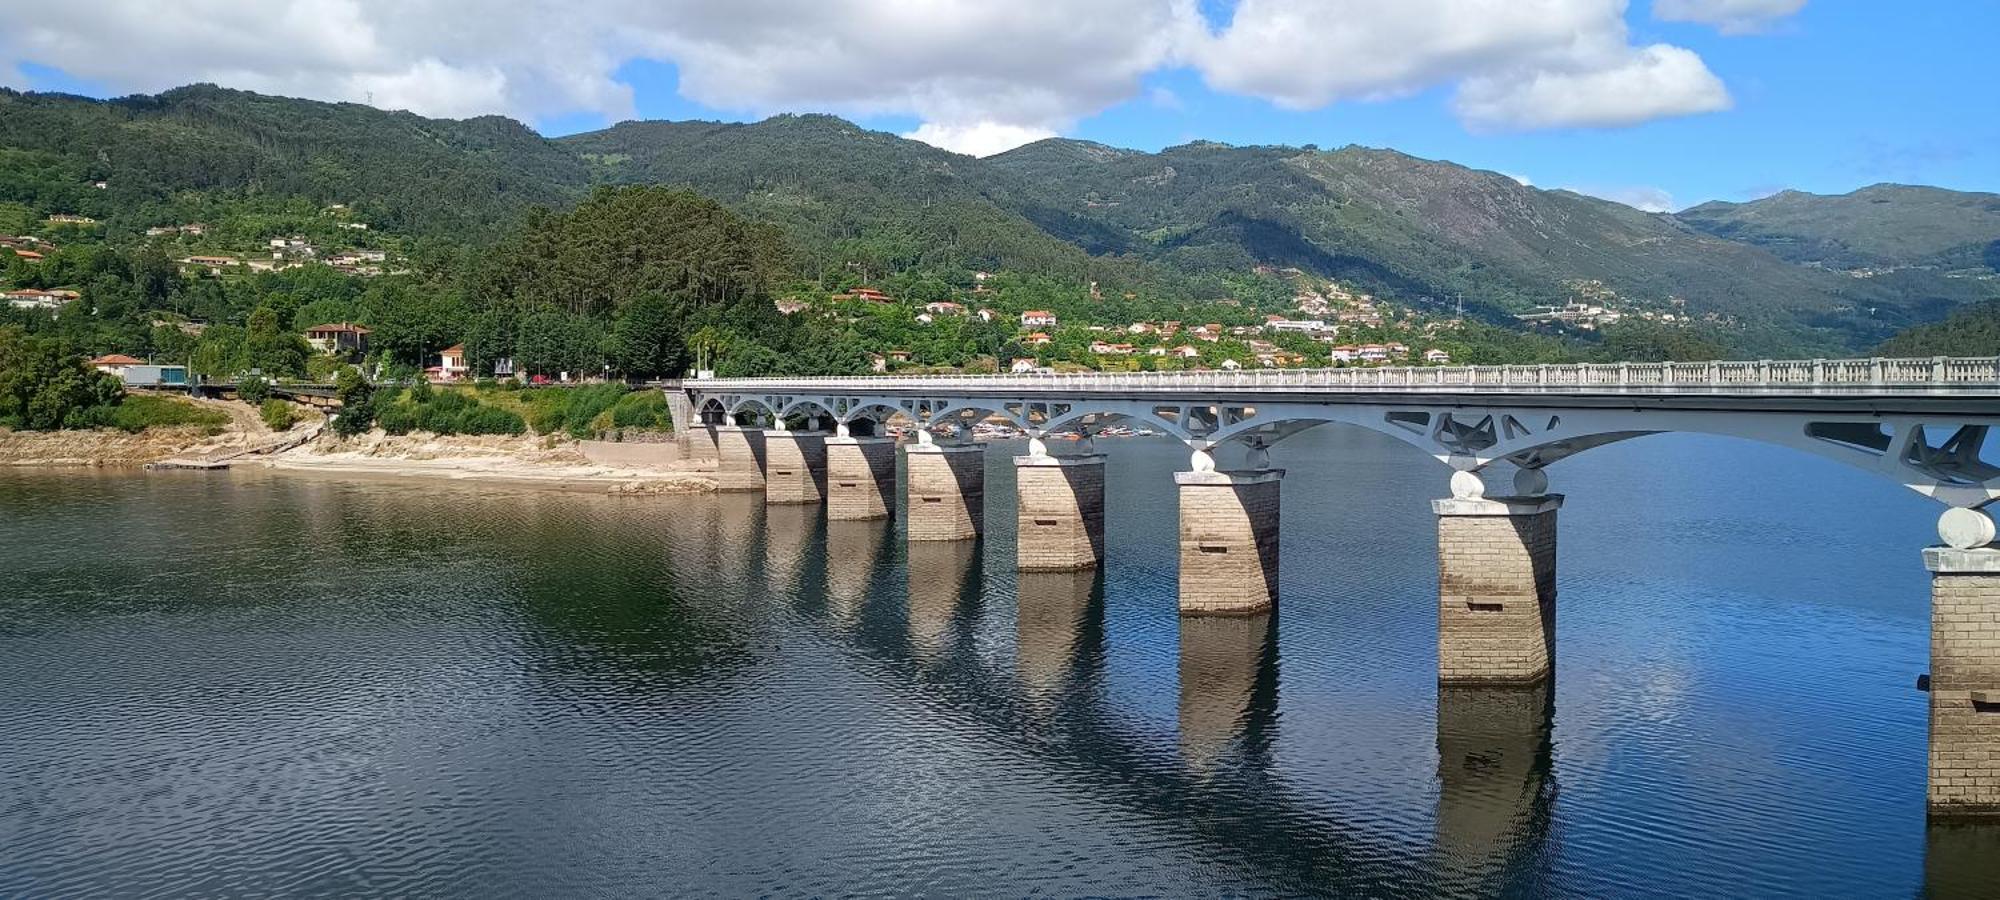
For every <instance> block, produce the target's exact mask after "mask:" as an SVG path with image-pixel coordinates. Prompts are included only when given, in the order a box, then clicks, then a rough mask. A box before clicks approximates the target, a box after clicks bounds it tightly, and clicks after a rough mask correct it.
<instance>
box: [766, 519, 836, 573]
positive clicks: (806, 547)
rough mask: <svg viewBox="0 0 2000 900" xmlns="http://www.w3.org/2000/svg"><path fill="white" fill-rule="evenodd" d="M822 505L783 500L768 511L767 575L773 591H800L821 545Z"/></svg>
mask: <svg viewBox="0 0 2000 900" xmlns="http://www.w3.org/2000/svg"><path fill="white" fill-rule="evenodd" d="M821 518H822V517H821V515H820V509H819V507H817V506H813V505H810V504H783V505H778V506H772V507H770V508H769V509H766V510H765V511H764V577H765V578H766V579H767V580H766V584H767V585H768V586H769V588H770V590H771V592H772V593H773V594H787V595H790V594H796V593H798V591H799V590H800V588H801V585H802V584H803V579H804V577H805V571H806V566H807V565H808V564H809V563H810V561H811V560H812V558H813V556H814V555H815V552H816V550H817V549H818V548H816V547H814V546H813V543H814V541H815V540H816V539H817V538H818V537H819V524H820V519H821Z"/></svg>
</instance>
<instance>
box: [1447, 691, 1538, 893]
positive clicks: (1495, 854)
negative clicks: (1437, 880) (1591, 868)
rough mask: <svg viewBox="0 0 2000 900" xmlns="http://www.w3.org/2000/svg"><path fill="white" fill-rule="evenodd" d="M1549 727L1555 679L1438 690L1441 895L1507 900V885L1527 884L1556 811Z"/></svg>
mask: <svg viewBox="0 0 2000 900" xmlns="http://www.w3.org/2000/svg"><path fill="white" fill-rule="evenodd" d="M1554 723H1555V683H1554V679H1544V680H1543V681H1542V683H1541V684H1538V685H1531V686H1519V687H1460V686H1440V687H1439V688H1438V714H1437V732H1438V738H1437V742H1438V782H1439V793H1438V810H1437V854H1438V857H1439V870H1440V872H1441V874H1442V877H1443V878H1444V879H1445V884H1447V885H1449V886H1450V887H1451V888H1452V890H1451V891H1447V893H1461V894H1465V895H1469V896H1490V895H1493V894H1496V893H1506V892H1507V891H1506V888H1507V887H1508V885H1507V884H1505V883H1504V881H1505V880H1507V879H1510V878H1523V877H1527V872H1528V869H1529V868H1530V866H1528V865H1525V864H1524V863H1525V861H1527V860H1530V859H1533V858H1534V857H1536V856H1537V855H1539V854H1538V851H1539V850H1540V846H1541V844H1542V842H1543V841H1544V840H1545V839H1546V837H1547V834H1548V824H1549V817H1550V814H1551V811H1552V807H1553V805H1554V799H1555V783H1554V779H1553V778H1552V777H1551V773H1552V771H1553V752H1552V741H1551V736H1552V734H1553V730H1554Z"/></svg>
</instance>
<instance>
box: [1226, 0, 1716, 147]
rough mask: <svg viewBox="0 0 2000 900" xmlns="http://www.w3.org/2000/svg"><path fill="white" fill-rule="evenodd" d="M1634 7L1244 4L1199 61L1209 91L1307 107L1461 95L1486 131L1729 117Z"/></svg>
mask: <svg viewBox="0 0 2000 900" xmlns="http://www.w3.org/2000/svg"><path fill="white" fill-rule="evenodd" d="M1628 38H1629V35H1628V33H1627V29H1626V26H1625V0H1402V2H1399V3H1395V4H1382V3H1374V2H1369V0H1242V3H1241V4H1240V5H1239V6H1237V8H1236V13H1235V16H1234V17H1233V19H1232V20H1231V21H1230V23H1229V25H1228V27H1227V28H1225V29H1223V30H1222V31H1221V32H1220V33H1219V34H1217V35H1215V36H1214V37H1213V38H1212V39H1211V40H1210V41H1208V42H1206V43H1205V44H1203V45H1202V46H1200V47H1199V48H1197V49H1196V50H1195V52H1194V54H1193V55H1194V58H1195V60H1196V62H1197V64H1198V65H1199V67H1200V68H1201V71H1202V73H1203V74H1204V76H1205V77H1206V78H1207V79H1208V81H1209V83H1210V84H1211V85H1213V86H1215V87H1216V88H1218V89H1221V90H1227V91H1234V92H1237V93H1245V94H1252V95H1255V96H1261V97H1266V98H1268V99H1270V100H1271V101H1272V102H1274V103H1277V104H1278V105H1280V106H1285V107H1289V108H1295V109H1308V108H1313V107H1318V106H1324V105H1326V104H1328V103H1333V102H1336V101H1340V100H1376V99H1384V98H1392V97H1397V96H1402V95H1406V94H1410V93H1414V92H1417V91H1421V90H1425V89H1428V88H1432V87H1437V86H1441V85H1457V86H1458V97H1457V100H1456V102H1455V104H1454V107H1455V109H1457V111H1458V113H1459V115H1460V116H1461V117H1463V118H1464V119H1465V120H1466V121H1467V123H1468V124H1470V125H1473V126H1474V127H1477V128H1482V129H1510V128H1553V127H1566V126H1591V127H1600V126H1616V125H1629V124H1632V123H1635V122H1642V121H1646V120H1648V119H1654V118H1660V117H1663V116H1675V115H1685V114H1688V113H1695V112H1706V111H1710V110H1715V109H1721V108H1724V107H1726V106H1727V105H1728V92H1727V90H1726V89H1724V88H1723V87H1722V82H1721V81H1720V80H1719V79H1717V78H1716V77H1715V75H1714V74H1713V73H1711V72H1709V71H1708V67H1707V66H1706V65H1704V64H1703V63H1702V61H1701V58H1700V57H1698V56H1696V55H1695V54H1694V53H1693V52H1691V51H1688V50H1684V49H1681V48H1679V47H1672V46H1668V45H1664V44H1656V45H1653V46H1649V47H1635V46H1633V45H1632V44H1631V43H1630V41H1629V39H1628Z"/></svg>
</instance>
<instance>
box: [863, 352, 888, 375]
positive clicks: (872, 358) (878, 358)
mask: <svg viewBox="0 0 2000 900" xmlns="http://www.w3.org/2000/svg"><path fill="white" fill-rule="evenodd" d="M868 371H870V372H874V373H876V374H878V375H879V374H881V373H883V372H887V371H889V358H888V357H886V356H883V355H882V354H880V353H870V354H868Z"/></svg>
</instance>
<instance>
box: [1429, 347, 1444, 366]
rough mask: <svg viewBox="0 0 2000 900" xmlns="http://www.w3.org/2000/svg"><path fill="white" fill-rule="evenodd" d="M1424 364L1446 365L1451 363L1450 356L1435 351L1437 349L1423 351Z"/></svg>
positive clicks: (1437, 350) (1440, 351)
mask: <svg viewBox="0 0 2000 900" xmlns="http://www.w3.org/2000/svg"><path fill="white" fill-rule="evenodd" d="M1424 362H1427V363H1448V362H1451V354H1449V353H1446V352H1444V351H1443V350H1439V349H1437V348H1435V347H1433V348H1431V349H1429V350H1425V351H1424Z"/></svg>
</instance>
